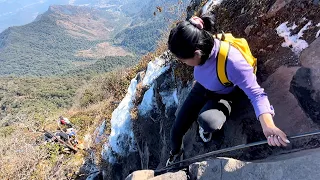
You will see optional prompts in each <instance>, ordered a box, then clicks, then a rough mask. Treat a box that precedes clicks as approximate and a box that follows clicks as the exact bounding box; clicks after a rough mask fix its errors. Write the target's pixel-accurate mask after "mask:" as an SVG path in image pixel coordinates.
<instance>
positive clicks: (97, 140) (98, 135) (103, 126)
mask: <svg viewBox="0 0 320 180" xmlns="http://www.w3.org/2000/svg"><path fill="white" fill-rule="evenodd" d="M106 127H107V126H106V121H103V122H102V123H101V125H100V126H99V127H98V128H97V129H96V130H95V132H94V134H95V136H96V138H95V141H94V142H95V143H100V142H101V141H102V140H103V139H104V138H106V135H105V133H104V131H105V129H106Z"/></svg>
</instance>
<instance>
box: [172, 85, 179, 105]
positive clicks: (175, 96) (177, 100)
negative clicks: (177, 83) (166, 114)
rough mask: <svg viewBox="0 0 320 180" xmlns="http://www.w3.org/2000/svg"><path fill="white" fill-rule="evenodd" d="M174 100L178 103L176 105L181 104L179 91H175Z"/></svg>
mask: <svg viewBox="0 0 320 180" xmlns="http://www.w3.org/2000/svg"><path fill="white" fill-rule="evenodd" d="M173 99H174V102H175V103H176V105H178V104H179V98H178V90H177V89H175V90H174V91H173Z"/></svg>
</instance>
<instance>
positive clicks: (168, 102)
mask: <svg viewBox="0 0 320 180" xmlns="http://www.w3.org/2000/svg"><path fill="white" fill-rule="evenodd" d="M159 94H160V95H161V99H162V103H163V104H164V105H165V107H166V109H165V114H166V117H167V110H168V109H169V108H170V107H172V106H175V105H178V102H177V96H176V94H177V89H174V90H173V91H163V92H160V93H159Z"/></svg>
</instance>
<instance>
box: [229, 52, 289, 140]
mask: <svg viewBox="0 0 320 180" xmlns="http://www.w3.org/2000/svg"><path fill="white" fill-rule="evenodd" d="M239 54H240V52H239ZM239 54H238V57H242V55H241V54H240V55H239ZM227 72H228V78H229V80H230V81H231V82H232V83H233V84H235V85H237V86H239V88H241V89H242V90H243V91H244V92H245V94H246V95H247V96H248V97H249V99H250V100H251V103H252V105H253V107H254V110H255V114H256V116H257V119H259V121H260V123H261V126H262V129H263V133H264V135H265V136H266V138H267V139H268V143H269V145H272V146H276V145H277V146H281V145H283V146H286V143H288V142H289V141H288V139H287V137H286V134H285V133H284V132H282V131H281V130H280V129H279V128H277V127H276V125H275V124H274V122H273V115H274V110H273V107H272V106H271V105H270V102H269V100H268V97H267V94H266V93H265V92H264V89H263V88H261V87H260V85H259V84H258V82H257V78H256V75H255V74H254V73H253V67H251V66H250V65H249V64H248V63H247V62H246V60H245V59H244V58H243V57H242V58H239V59H237V60H233V61H232V60H230V61H228V64H227Z"/></svg>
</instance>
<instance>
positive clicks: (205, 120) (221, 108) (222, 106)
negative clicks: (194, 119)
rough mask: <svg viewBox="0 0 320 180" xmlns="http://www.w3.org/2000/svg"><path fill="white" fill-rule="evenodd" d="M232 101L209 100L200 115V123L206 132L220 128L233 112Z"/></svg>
mask: <svg viewBox="0 0 320 180" xmlns="http://www.w3.org/2000/svg"><path fill="white" fill-rule="evenodd" d="M230 104H231V102H230V101H227V100H224V99H221V100H219V101H218V100H208V102H207V103H206V104H205V105H204V107H203V108H202V109H201V111H200V113H199V115H198V123H199V125H200V126H201V127H202V128H203V130H204V131H205V132H214V131H217V130H220V129H221V128H222V126H223V124H224V123H225V122H226V120H227V119H228V118H229V116H230V113H231V105H230Z"/></svg>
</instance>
